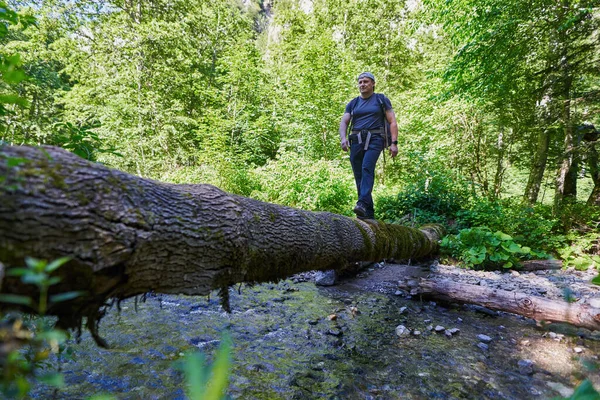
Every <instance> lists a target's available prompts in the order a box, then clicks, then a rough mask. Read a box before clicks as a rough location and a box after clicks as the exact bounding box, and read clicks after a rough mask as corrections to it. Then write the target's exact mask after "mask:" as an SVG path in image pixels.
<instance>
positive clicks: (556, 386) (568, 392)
mask: <svg viewBox="0 0 600 400" xmlns="http://www.w3.org/2000/svg"><path fill="white" fill-rule="evenodd" d="M546 384H547V385H548V386H549V387H551V388H552V390H555V391H556V392H558V393H559V394H560V395H561V396H562V397H565V398H569V397H571V396H572V395H573V393H575V390H573V389H571V388H569V387H566V386H565V385H563V384H562V383H559V382H546Z"/></svg>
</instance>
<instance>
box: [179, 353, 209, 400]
mask: <svg viewBox="0 0 600 400" xmlns="http://www.w3.org/2000/svg"><path fill="white" fill-rule="evenodd" d="M183 370H184V372H185V377H186V383H187V387H188V397H189V398H190V400H201V399H203V398H204V389H205V385H206V379H207V378H206V373H205V367H204V354H202V353H192V354H188V355H187V356H186V358H185V361H184V364H183Z"/></svg>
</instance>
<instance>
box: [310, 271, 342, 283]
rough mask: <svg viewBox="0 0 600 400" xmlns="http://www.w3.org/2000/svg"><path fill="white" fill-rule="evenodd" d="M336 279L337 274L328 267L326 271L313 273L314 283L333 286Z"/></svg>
mask: <svg viewBox="0 0 600 400" xmlns="http://www.w3.org/2000/svg"><path fill="white" fill-rule="evenodd" d="M336 281H337V275H336V273H335V270H333V269H330V270H328V271H317V273H316V274H315V285H319V286H333V285H335V283H336Z"/></svg>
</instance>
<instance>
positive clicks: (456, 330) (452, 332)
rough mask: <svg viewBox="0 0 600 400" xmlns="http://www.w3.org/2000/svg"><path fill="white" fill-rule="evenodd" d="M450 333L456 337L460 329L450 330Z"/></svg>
mask: <svg viewBox="0 0 600 400" xmlns="http://www.w3.org/2000/svg"><path fill="white" fill-rule="evenodd" d="M448 332H450V334H452V335H456V334H457V333H459V332H460V329H458V328H452V329H448Z"/></svg>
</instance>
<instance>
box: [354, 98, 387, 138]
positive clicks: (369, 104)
mask: <svg viewBox="0 0 600 400" xmlns="http://www.w3.org/2000/svg"><path fill="white" fill-rule="evenodd" d="M377 96H379V98H380V99H381V101H382V102H383V106H384V108H385V110H386V111H387V110H391V109H392V102H391V101H390V99H388V98H387V97H386V96H385V95H383V94H381V93H373V94H372V95H371V97H369V98H368V99H363V98H362V97H360V96H358V97H357V98H354V99H352V101H350V103H348V104H346V112H347V113H348V114H352V109H353V108H354V114H353V117H352V120H353V121H352V129H356V130H360V129H377V128H382V127H383V126H384V124H385V114H384V113H383V111H382V110H381V105H380V103H379V100H378V99H377Z"/></svg>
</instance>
